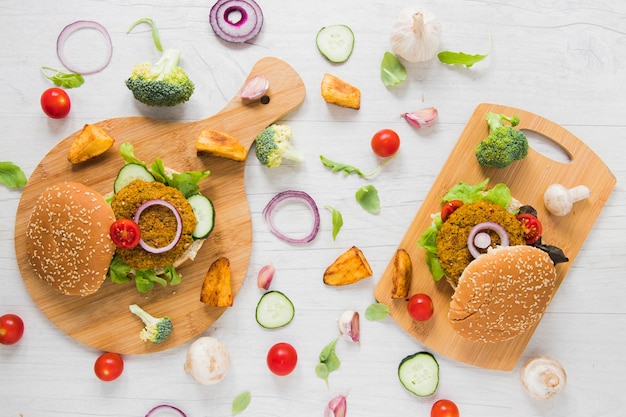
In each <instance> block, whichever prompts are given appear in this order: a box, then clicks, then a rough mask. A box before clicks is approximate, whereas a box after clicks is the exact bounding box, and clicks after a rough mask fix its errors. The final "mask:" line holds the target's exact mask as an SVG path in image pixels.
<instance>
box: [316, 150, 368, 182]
mask: <svg viewBox="0 0 626 417" xmlns="http://www.w3.org/2000/svg"><path fill="white" fill-rule="evenodd" d="M320 160H321V161H322V164H323V165H324V166H325V167H327V168H330V170H331V171H332V172H342V173H343V174H344V175H350V174H356V175H358V176H359V177H367V175H366V174H364V173H363V172H362V171H361V170H360V169H358V168H357V167H354V166H352V165H348V164H344V163H342V162H336V161H331V160H330V159H328V158H326V157H325V156H323V155H320Z"/></svg>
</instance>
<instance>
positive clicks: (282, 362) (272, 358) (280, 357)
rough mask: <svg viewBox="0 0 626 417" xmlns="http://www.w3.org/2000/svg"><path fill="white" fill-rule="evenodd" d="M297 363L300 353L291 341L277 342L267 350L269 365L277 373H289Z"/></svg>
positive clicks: (283, 374) (281, 374)
mask: <svg viewBox="0 0 626 417" xmlns="http://www.w3.org/2000/svg"><path fill="white" fill-rule="evenodd" d="M297 363H298V353H297V352H296V349H295V348H294V347H293V346H291V345H290V344H289V343H285V342H280V343H276V344H275V345H274V346H272V347H271V348H270V350H269V351H268V352H267V367H268V368H269V370H270V371H272V372H273V373H274V374H276V375H279V376H285V375H289V374H290V373H291V372H292V371H293V370H294V369H295V367H296V364H297Z"/></svg>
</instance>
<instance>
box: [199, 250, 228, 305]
mask: <svg viewBox="0 0 626 417" xmlns="http://www.w3.org/2000/svg"><path fill="white" fill-rule="evenodd" d="M200 301H202V302H203V303H205V304H208V305H210V306H214V307H230V306H232V305H233V293H232V288H231V283H230V260H229V259H228V258H226V257H224V256H221V257H219V258H217V259H216V260H215V261H214V262H213V263H212V264H211V266H210V267H209V270H208V272H207V274H206V276H205V277H204V282H203V283H202V291H201V293H200Z"/></svg>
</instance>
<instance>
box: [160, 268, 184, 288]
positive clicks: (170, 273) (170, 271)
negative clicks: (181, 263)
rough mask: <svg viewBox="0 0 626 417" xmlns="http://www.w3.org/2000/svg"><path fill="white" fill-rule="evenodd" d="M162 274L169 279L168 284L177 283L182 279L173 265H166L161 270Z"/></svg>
mask: <svg viewBox="0 0 626 417" xmlns="http://www.w3.org/2000/svg"><path fill="white" fill-rule="evenodd" d="M163 275H165V277H166V278H167V279H168V280H169V281H170V285H178V284H180V283H181V281H182V280H181V279H180V274H179V273H178V272H177V271H176V268H174V265H167V266H166V267H165V268H164V270H163Z"/></svg>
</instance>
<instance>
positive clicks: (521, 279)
mask: <svg viewBox="0 0 626 417" xmlns="http://www.w3.org/2000/svg"><path fill="white" fill-rule="evenodd" d="M488 182H489V179H485V180H484V181H483V182H481V183H479V184H476V185H471V184H467V183H463V182H461V183H458V184H456V185H454V186H453V187H452V189H450V190H449V191H448V192H447V193H446V194H445V195H444V197H443V199H442V200H443V206H442V210H441V212H440V213H437V214H435V215H433V222H432V224H431V225H430V226H429V228H428V229H427V230H426V231H425V232H424V233H423V234H422V236H421V237H420V239H419V240H418V245H419V246H420V247H422V248H424V249H425V250H426V263H427V265H428V267H429V270H430V272H431V274H432V276H433V279H434V280H435V281H439V280H441V279H442V278H445V280H446V281H447V282H448V283H449V284H450V285H451V286H452V288H453V290H454V294H453V296H452V300H451V303H450V308H449V312H448V318H449V322H450V325H451V326H452V327H453V328H454V329H455V330H456V331H457V333H459V334H460V335H461V336H463V337H465V338H467V339H469V340H472V341H481V342H500V341H504V340H508V339H511V338H513V337H516V336H518V335H519V334H522V333H524V332H525V331H526V330H528V329H529V328H530V327H532V326H533V325H534V324H535V323H536V322H538V320H539V319H540V318H541V316H542V315H543V313H544V312H545V309H546V308H547V306H548V304H549V303H550V301H551V299H552V296H553V294H554V291H555V290H556V264H558V263H560V262H567V261H568V259H567V257H566V256H565V254H564V253H563V251H562V250H561V249H559V248H558V247H556V246H553V245H546V244H544V243H543V242H542V232H543V230H542V226H541V223H540V221H539V219H538V218H537V212H536V210H535V209H534V208H533V207H531V206H528V205H523V204H522V203H521V202H519V201H518V200H516V199H515V198H513V197H512V195H511V191H510V189H509V188H508V187H507V186H506V185H505V184H497V185H495V186H494V187H493V188H491V189H487V188H486V186H487V184H488Z"/></svg>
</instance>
